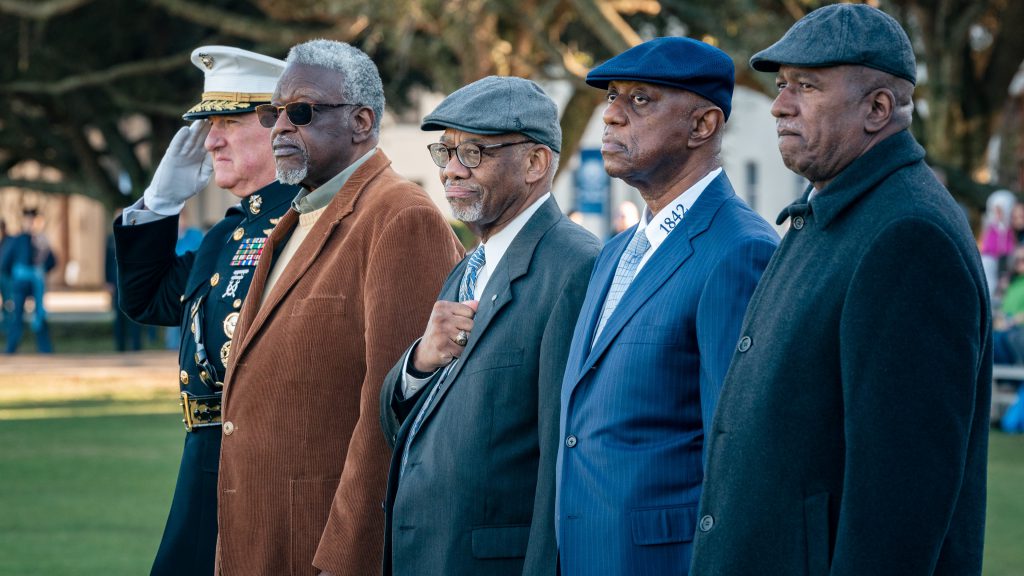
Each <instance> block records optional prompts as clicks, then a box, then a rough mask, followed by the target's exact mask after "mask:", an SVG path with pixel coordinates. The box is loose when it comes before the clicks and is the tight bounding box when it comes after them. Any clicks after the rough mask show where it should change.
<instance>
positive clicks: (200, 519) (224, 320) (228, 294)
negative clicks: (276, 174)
mask: <svg viewBox="0 0 1024 576" xmlns="http://www.w3.org/2000/svg"><path fill="white" fill-rule="evenodd" d="M192 63H193V64H194V65H195V66H196V67H197V68H199V69H200V70H202V71H203V73H204V75H205V82H204V85H203V93H202V98H201V101H200V102H199V103H198V104H196V105H195V106H193V107H192V108H191V109H189V110H188V111H187V112H185V114H184V115H183V118H184V119H185V120H193V121H198V122H193V124H191V125H190V126H188V127H186V128H182V129H181V130H179V131H178V134H177V135H176V136H175V137H174V138H173V139H172V140H171V143H170V145H169V146H168V148H167V151H166V152H165V153H164V157H163V159H161V161H160V164H159V166H158V167H157V169H156V171H155V172H154V175H153V182H152V183H151V184H150V186H149V187H147V189H146V191H145V193H144V194H143V198H142V199H141V200H139V202H137V203H136V204H135V205H133V206H131V207H129V208H126V209H125V211H124V214H123V215H122V216H121V217H119V218H117V219H116V220H115V222H114V243H115V249H116V259H117V271H118V293H119V304H120V306H121V309H122V310H123V311H124V312H125V313H126V314H127V315H128V316H129V317H130V318H132V319H133V320H135V321H137V322H140V323H143V324H157V325H162V326H180V327H181V342H180V348H179V350H180V351H179V354H180V356H179V359H178V367H179V373H178V382H179V384H180V387H181V393H180V397H179V402H180V406H181V411H182V412H181V413H182V420H183V422H184V425H185V430H186V432H187V433H186V435H185V447H184V451H183V453H182V457H181V466H180V468H179V471H178V480H177V485H176V487H175V490H174V499H173V501H172V503H171V511H170V514H169V516H168V518H167V525H166V528H165V529H164V535H163V539H162V540H161V542H160V548H159V550H158V552H157V556H156V560H155V562H154V564H153V569H152V571H151V575H153V576H164V575H174V576H209V575H212V574H213V572H214V557H215V553H216V545H217V477H218V468H219V460H220V445H221V416H220V415H221V393H222V388H223V386H224V384H223V382H224V378H225V375H226V373H227V365H228V362H229V359H230V358H231V346H232V342H233V338H234V334H235V324H236V323H237V321H238V315H239V311H240V310H241V308H242V302H243V301H244V300H245V296H246V293H247V292H248V291H249V286H250V284H251V282H252V278H253V273H254V272H255V270H256V264H257V263H258V262H259V259H260V257H261V256H262V254H263V246H264V243H265V242H266V241H267V237H268V236H269V234H270V231H271V230H272V229H273V228H274V225H275V224H276V223H277V221H278V219H279V218H280V217H281V216H282V215H283V214H284V213H285V212H286V211H287V210H288V207H289V206H290V203H291V200H292V199H293V198H294V197H295V195H296V194H297V193H298V188H297V187H294V186H285V185H283V184H278V183H276V182H274V183H271V184H268V185H266V186H264V187H263V188H260V189H259V190H256V191H255V192H253V193H251V194H249V195H248V196H247V197H245V198H244V199H243V200H242V201H241V203H240V204H239V205H237V206H235V207H232V208H230V209H229V210H228V211H227V214H226V215H225V216H224V218H223V219H222V220H221V221H220V222H218V223H217V224H215V225H214V226H213V228H212V229H210V231H209V232H207V233H206V235H205V237H204V238H203V241H202V243H201V244H200V246H199V249H198V250H197V251H196V252H194V253H187V254H184V255H182V256H178V255H177V254H176V253H175V244H176V242H177V236H178V219H179V217H180V212H181V210H182V208H183V207H184V205H185V202H187V200H188V199H189V198H191V197H193V196H194V195H195V194H197V193H198V192H199V191H200V190H201V189H202V188H204V187H205V186H206V184H207V181H208V179H209V177H210V174H211V169H210V168H211V166H212V162H211V155H210V154H208V153H207V148H206V144H207V143H208V140H207V138H208V136H207V130H208V129H210V125H209V124H205V122H206V120H208V119H210V118H211V117H222V116H229V115H236V114H252V113H253V112H254V111H255V107H256V106H257V105H259V104H261V103H269V102H270V100H271V97H272V95H273V91H274V87H275V85H276V83H277V79H278V78H279V77H280V75H281V72H282V71H283V70H284V68H285V63H284V62H283V61H281V60H278V59H276V58H271V57H269V56H265V55H263V54H257V53H255V52H249V51H247V50H241V49H238V48H233V47H229V46H202V47H199V48H197V49H196V50H195V51H193V52H192ZM223 138H227V137H226V136H224V137H223ZM218 142H221V140H215V141H214V144H211V145H212V146H219V144H217V143H218ZM239 145H241V146H259V145H265V146H267V150H266V151H267V154H266V161H267V162H273V160H272V158H271V156H270V154H269V152H270V133H269V131H267V140H266V143H265V144H260V143H248V142H245V143H237V142H236V143H234V144H232V146H239ZM214 150H216V148H215V149H214ZM229 154H230V153H229ZM268 179H269V177H268ZM249 190H251V188H249V189H246V190H232V192H235V193H240V192H248V191H249ZM239 195H240V196H241V195H244V194H241V193H240V194H239Z"/></svg>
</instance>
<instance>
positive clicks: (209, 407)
mask: <svg viewBox="0 0 1024 576" xmlns="http://www.w3.org/2000/svg"><path fill="white" fill-rule="evenodd" d="M220 399H221V395H220V394H212V395H210V396H196V395H194V394H189V393H188V392H182V393H181V401H180V402H179V405H180V406H181V411H182V413H183V414H184V418H182V419H181V421H182V422H184V423H185V430H186V431H187V432H193V431H194V430H195V429H196V428H206V427H209V426H220Z"/></svg>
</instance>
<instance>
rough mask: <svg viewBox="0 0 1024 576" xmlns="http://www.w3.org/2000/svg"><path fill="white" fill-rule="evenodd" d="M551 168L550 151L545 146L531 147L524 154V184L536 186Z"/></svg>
mask: <svg viewBox="0 0 1024 576" xmlns="http://www.w3.org/2000/svg"><path fill="white" fill-rule="evenodd" d="M550 166H551V150H550V149H548V147H547V146H540V145H537V146H533V147H531V148H530V150H529V151H528V152H527V153H526V174H525V178H526V183H527V184H536V183H537V182H539V181H541V180H542V179H544V178H545V177H547V174H548V168H549V167H550Z"/></svg>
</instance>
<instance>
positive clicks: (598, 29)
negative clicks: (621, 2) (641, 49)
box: [573, 0, 641, 54]
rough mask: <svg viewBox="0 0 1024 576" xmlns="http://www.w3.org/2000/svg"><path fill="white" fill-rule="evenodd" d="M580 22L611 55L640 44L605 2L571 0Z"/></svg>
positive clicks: (613, 9)
mask: <svg viewBox="0 0 1024 576" xmlns="http://www.w3.org/2000/svg"><path fill="white" fill-rule="evenodd" d="M573 5H575V6H576V10H577V13H578V15H579V17H580V20H582V21H583V23H584V24H585V25H586V26H587V28H589V29H590V31H591V32H593V33H594V36H596V37H597V38H598V40H600V41H601V43H602V44H604V45H605V47H606V48H607V49H608V50H609V51H610V52H611V53H613V54H618V53H619V52H625V51H626V50H629V49H630V48H632V47H633V46H636V45H637V44H640V42H641V40H640V36H639V35H638V34H637V33H636V31H635V30H633V28H632V27H631V26H630V25H629V24H628V23H627V22H626V21H625V20H623V19H622V16H620V15H619V13H618V12H616V11H615V8H614V7H612V5H611V4H610V3H608V2H606V1H605V0H573Z"/></svg>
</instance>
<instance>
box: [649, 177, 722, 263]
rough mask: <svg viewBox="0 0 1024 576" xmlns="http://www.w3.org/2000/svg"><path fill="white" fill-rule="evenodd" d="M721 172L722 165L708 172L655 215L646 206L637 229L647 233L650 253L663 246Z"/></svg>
mask: <svg viewBox="0 0 1024 576" xmlns="http://www.w3.org/2000/svg"><path fill="white" fill-rule="evenodd" d="M721 173H722V168H721V167H718V168H715V169H714V170H712V171H711V172H708V173H707V175H705V176H704V177H703V178H701V179H700V180H698V181H697V183H696V184H694V185H693V186H690V187H689V188H687V189H686V190H684V191H683V192H682V193H681V194H679V195H678V196H676V197H675V199H673V200H671V201H670V202H669V203H668V204H667V205H666V206H665V207H664V208H662V209H661V210H660V211H659V212H658V213H657V214H655V215H653V216H652V215H651V209H650V208H648V207H645V208H644V213H643V217H641V218H640V225H639V226H637V227H636V229H637V232H639V231H640V230H643V231H644V233H645V234H647V241H648V242H650V243H651V247H650V249H648V253H652V252H654V251H655V250H657V249H658V246H661V243H662V242H664V241H665V238H668V235H669V232H672V230H674V229H675V228H676V225H678V224H679V223H680V222H682V220H683V216H684V215H685V214H686V211H687V210H689V209H690V207H691V206H693V204H694V203H695V202H696V201H697V198H700V195H701V193H702V192H704V189H705V188H707V187H708V184H711V181H712V180H714V179H715V178H718V175H719V174H721ZM634 234H636V232H634Z"/></svg>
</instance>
